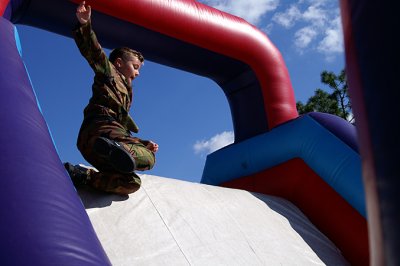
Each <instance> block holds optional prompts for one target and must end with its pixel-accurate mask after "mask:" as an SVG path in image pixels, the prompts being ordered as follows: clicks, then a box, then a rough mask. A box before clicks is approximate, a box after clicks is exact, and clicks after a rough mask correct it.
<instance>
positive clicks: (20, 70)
mask: <svg viewBox="0 0 400 266" xmlns="http://www.w3.org/2000/svg"><path fill="white" fill-rule="evenodd" d="M0 36H1V38H0V39H1V41H0V125H1V134H0V203H1V207H0V217H1V219H0V235H1V239H0V252H1V262H0V264H1V265H110V262H109V260H108V258H107V256H106V254H105V252H104V250H103V248H102V247H101V245H100V242H99V240H98V238H97V236H96V234H95V232H94V230H93V227H92V225H91V223H90V220H89V218H88V216H87V214H86V212H85V209H84V208H83V205H82V203H81V201H80V199H79V197H78V196H77V193H76V191H75V189H74V187H73V185H72V183H71V181H70V179H69V177H68V176H67V174H66V172H65V170H64V168H63V165H62V163H61V161H60V159H59V157H58V154H57V152H56V150H55V148H54V145H53V142H52V139H51V137H50V134H49V131H48V128H47V125H46V122H45V121H44V119H43V116H42V114H41V112H40V110H39V108H38V105H37V101H36V97H35V94H34V92H33V90H32V86H31V83H30V80H29V77H28V74H27V72H26V70H25V66H24V64H23V62H22V60H21V56H20V53H19V50H18V47H19V42H18V37H17V38H16V36H17V34H16V29H15V27H14V25H13V24H12V23H10V22H9V21H8V20H6V19H4V18H2V17H0ZM60 111H62V110H60Z"/></svg>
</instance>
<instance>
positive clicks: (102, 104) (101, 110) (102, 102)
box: [72, 21, 139, 133]
mask: <svg viewBox="0 0 400 266" xmlns="http://www.w3.org/2000/svg"><path fill="white" fill-rule="evenodd" d="M72 33H73V36H74V39H75V42H76V44H77V46H78V48H79V51H80V52H81V54H82V55H83V56H84V57H85V59H86V60H87V61H88V63H89V65H90V66H91V68H92V69H93V71H94V73H95V76H94V83H93V86H92V92H93V95H92V97H91V99H90V101H89V104H88V105H87V106H86V108H85V110H84V116H85V119H87V118H92V117H95V116H109V117H112V118H113V119H115V120H116V121H117V122H119V123H120V124H121V125H122V126H123V127H124V128H125V129H126V130H129V131H132V132H135V133H137V132H138V131H139V128H138V126H137V125H136V123H135V122H134V121H133V119H132V117H131V116H130V115H129V110H130V107H131V104H132V94H133V93H132V87H131V86H129V85H128V84H127V82H126V80H125V77H124V76H123V75H122V74H121V73H120V72H119V71H118V70H117V69H116V68H115V66H114V65H113V64H112V63H111V62H110V61H109V60H108V57H107V55H106V54H105V52H104V51H103V49H102V47H101V45H100V44H99V42H98V41H97V37H96V35H95V33H94V31H93V30H92V25H91V22H90V21H89V22H88V23H86V24H84V25H80V24H79V25H78V26H77V27H76V28H75V29H74V30H73V32H72Z"/></svg>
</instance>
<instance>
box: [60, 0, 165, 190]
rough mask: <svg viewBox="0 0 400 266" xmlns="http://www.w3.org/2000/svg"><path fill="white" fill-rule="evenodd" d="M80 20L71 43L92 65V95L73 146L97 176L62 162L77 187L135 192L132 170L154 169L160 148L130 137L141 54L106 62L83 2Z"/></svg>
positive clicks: (124, 53) (116, 53)
mask: <svg viewBox="0 0 400 266" xmlns="http://www.w3.org/2000/svg"><path fill="white" fill-rule="evenodd" d="M76 16H77V19H78V21H79V25H78V27H77V28H76V29H75V30H74V31H73V36H74V39H75V42H76V44H77V46H78V48H79V50H80V52H81V54H82V55H83V56H84V57H85V58H86V60H87V61H88V63H89V64H90V66H91V67H92V69H93V71H94V73H95V77H94V83H93V86H92V91H93V95H92V98H91V99H90V101H89V104H88V105H87V106H86V108H85V110H84V120H83V123H82V126H81V129H80V131H79V136H78V141H77V146H78V149H79V150H80V152H81V153H82V155H83V157H84V158H85V159H86V160H87V161H88V162H89V163H90V164H92V165H93V166H94V167H96V168H97V169H98V170H99V172H97V171H94V170H92V169H86V168H83V167H80V166H74V165H72V164H70V163H65V164H64V166H65V168H66V169H67V171H68V173H69V175H70V176H71V179H72V181H73V183H74V185H75V186H78V185H81V184H87V185H90V186H92V187H94V188H96V189H98V190H102V191H107V192H111V193H116V194H121V195H127V194H129V193H133V192H135V191H136V190H138V189H139V187H140V184H141V181H140V178H139V176H137V175H136V174H135V173H134V170H141V171H143V170H148V169H151V168H152V167H153V166H154V163H155V155H154V154H155V153H156V152H157V150H158V145H157V144H156V143H154V142H152V141H145V140H141V139H139V138H136V137H132V136H131V133H130V131H132V132H134V133H137V132H138V127H137V126H136V124H135V122H134V121H133V120H132V118H131V117H130V115H129V109H130V107H131V103H132V94H133V93H132V81H133V80H134V79H135V78H136V77H137V76H138V75H139V70H140V68H141V66H142V64H143V61H144V58H143V56H142V55H141V54H140V53H139V52H137V51H134V50H132V49H130V48H126V47H122V48H117V49H114V50H113V51H112V52H111V53H110V57H109V58H107V56H106V54H105V53H104V51H103V49H102V48H101V46H100V44H99V43H98V41H97V38H96V35H95V34H94V32H93V30H92V27H91V7H90V6H89V5H88V6H86V5H85V1H83V2H82V3H81V4H80V5H79V6H78V8H77V10H76Z"/></svg>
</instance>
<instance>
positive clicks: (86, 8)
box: [76, 1, 92, 24]
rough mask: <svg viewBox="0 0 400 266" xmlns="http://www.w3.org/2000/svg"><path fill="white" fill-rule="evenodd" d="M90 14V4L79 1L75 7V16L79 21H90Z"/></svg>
mask: <svg viewBox="0 0 400 266" xmlns="http://www.w3.org/2000/svg"><path fill="white" fill-rule="evenodd" d="M91 15H92V8H91V7H90V5H86V4H85V1H83V2H82V3H80V5H79V6H78V8H77V9H76V17H77V18H78V21H79V23H81V24H86V23H88V22H89V21H90V17H91Z"/></svg>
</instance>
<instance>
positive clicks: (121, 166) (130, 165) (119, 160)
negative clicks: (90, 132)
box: [93, 137, 136, 174]
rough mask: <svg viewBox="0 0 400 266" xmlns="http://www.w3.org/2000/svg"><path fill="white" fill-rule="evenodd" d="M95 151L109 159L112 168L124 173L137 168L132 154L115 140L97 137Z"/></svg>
mask: <svg viewBox="0 0 400 266" xmlns="http://www.w3.org/2000/svg"><path fill="white" fill-rule="evenodd" d="M93 151H94V152H95V153H96V154H97V155H99V156H100V157H101V158H103V159H104V160H105V161H107V162H108V163H109V166H110V167H111V168H113V169H114V170H116V171H117V172H120V173H122V174H131V173H133V171H134V170H135V168H136V163H135V159H133V157H132V155H131V154H130V153H129V152H127V151H126V150H125V149H124V148H123V147H122V145H121V144H119V143H118V142H116V141H114V140H110V139H107V138H103V137H99V138H97V139H96V140H95V142H94V144H93Z"/></svg>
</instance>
